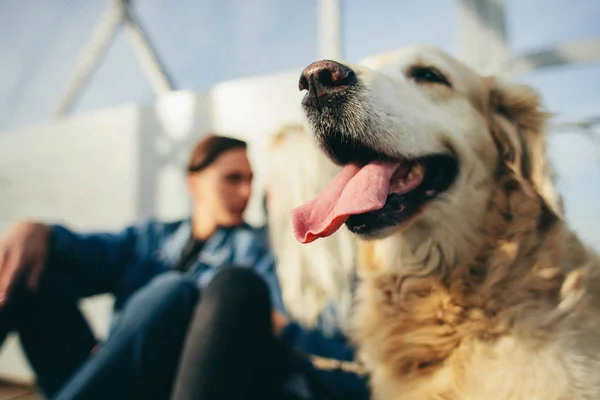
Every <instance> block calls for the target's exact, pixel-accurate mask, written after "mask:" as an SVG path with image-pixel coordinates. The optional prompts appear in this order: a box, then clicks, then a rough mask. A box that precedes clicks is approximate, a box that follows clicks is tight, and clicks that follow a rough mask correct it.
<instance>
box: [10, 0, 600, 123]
mask: <svg viewBox="0 0 600 400" xmlns="http://www.w3.org/2000/svg"><path fill="white" fill-rule="evenodd" d="M132 3H133V6H134V10H135V14H136V16H137V17H138V18H139V20H140V21H141V23H142V25H143V26H144V27H145V29H146V31H147V32H148V35H149V36H150V38H151V40H152V41H153V43H154V45H155V47H156V48H157V50H158V52H159V54H160V57H161V58H162V59H163V60H164V62H165V65H166V69H167V71H168V72H169V74H170V75H171V76H172V77H173V80H174V82H175V86H176V88H178V89H191V90H206V89H208V88H210V87H211V86H212V85H214V84H215V83H217V82H220V81H223V80H227V79H232V78H239V77H245V76H252V75H256V74H264V73H269V72H276V71H281V70H290V69H294V68H301V67H303V66H304V65H306V64H308V63H310V62H312V61H313V60H314V59H315V58H316V57H317V34H316V26H317V18H316V12H317V6H316V1H315V0H252V1H248V0H177V1H172V0H132ZM342 3H343V47H344V53H345V57H346V58H347V59H349V60H350V61H356V60H357V59H360V58H362V57H365V56H368V55H372V54H374V53H377V52H381V51H386V50H390V49H394V48H396V47H399V46H402V45H406V44H410V43H414V42H428V43H434V44H436V45H438V46H440V47H442V48H444V49H446V50H448V51H450V52H451V53H454V54H458V51H459V40H460V38H459V29H458V8H457V4H458V1H457V0H420V1H418V2H416V1H415V2H408V1H397V0H369V1H364V0H342ZM108 4H109V2H108V1H107V0H54V1H47V0H19V1H16V0H0V59H1V60H2V63H0V131H2V130H7V129H9V128H13V127H18V126H24V125H30V124H35V123H39V122H42V121H44V120H46V119H48V118H49V116H50V115H51V111H52V109H53V107H54V106H55V105H56V103H57V101H58V99H59V98H60V95H61V94H62V93H63V91H64V90H65V88H66V85H67V82H68V77H69V75H70V73H71V71H72V69H73V66H74V61H75V59H76V57H77V55H78V53H79V51H80V50H81V47H82V46H83V45H84V44H85V43H86V40H87V39H88V37H89V35H90V33H91V31H92V29H93V27H94V26H95V24H96V21H97V20H98V18H99V17H100V16H101V15H102V13H103V12H104V11H105V10H106V9H107V7H108ZM506 4H507V23H508V35H509V43H510V45H511V48H512V49H514V50H515V51H517V52H523V51H531V50H539V49H542V48H544V47H547V46H551V45H553V44H556V43H565V42H569V41H573V40H579V39H586V38H592V37H600V23H598V22H597V21H600V3H599V2H598V1H597V0H577V1H571V0H507V1H506ZM521 79H522V80H523V81H525V82H528V83H531V84H533V85H535V86H536V87H539V89H541V90H542V91H543V92H544V95H545V100H546V102H547V105H548V107H549V108H550V109H551V110H553V111H557V112H560V113H561V114H568V115H571V114H577V115H581V114H590V113H595V111H596V110H597V109H598V106H599V105H600V94H599V93H600V64H595V65H582V66H576V67H572V68H569V69H564V68H560V69H548V70H544V71H539V72H536V73H534V74H532V75H528V76H524V77H522V78H521ZM152 98H153V93H152V90H151V87H150V86H149V84H148V82H147V81H146V79H145V77H144V75H143V73H142V71H141V69H140V67H139V65H138V61H137V60H136V58H135V57H134V55H133V53H132V51H131V47H130V45H129V43H128V41H127V40H126V36H125V35H124V34H123V32H119V33H118V34H117V36H116V37H115V40H114V41H113V43H112V45H111V46H110V48H109V50H108V53H107V55H106V57H105V58H104V60H103V62H102V63H101V65H100V67H99V69H98V70H97V71H96V73H95V74H94V75H93V77H92V79H91V82H90V85H89V87H88V89H87V90H86V91H85V93H84V94H83V96H82V97H81V99H80V101H79V102H78V104H77V106H76V108H75V111H76V112H82V111H87V110H91V109H95V108H99V107H106V106H113V105H116V104H120V103H123V102H127V101H135V102H149V101H151V100H152Z"/></svg>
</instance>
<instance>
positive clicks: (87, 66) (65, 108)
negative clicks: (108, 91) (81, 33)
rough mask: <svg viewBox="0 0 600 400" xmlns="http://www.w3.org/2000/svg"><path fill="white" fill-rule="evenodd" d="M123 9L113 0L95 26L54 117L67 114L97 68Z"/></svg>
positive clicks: (119, 21)
mask: <svg viewBox="0 0 600 400" xmlns="http://www.w3.org/2000/svg"><path fill="white" fill-rule="evenodd" d="M124 10H125V9H124V7H123V5H122V4H121V2H120V1H118V0H115V1H113V2H112V3H111V6H110V8H109V9H108V11H107V12H106V13H105V14H104V16H103V17H102V19H101V20H100V22H98V24H97V25H96V28H95V30H94V32H93V33H92V36H91V37H90V40H89V41H88V43H87V44H86V45H85V46H84V47H83V50H82V51H81V53H80V55H79V58H78V59H77V62H76V65H75V71H74V72H73V76H72V78H71V81H70V82H69V85H68V86H67V90H66V91H65V93H64V95H63V96H62V98H61V100H60V101H59V103H58V106H57V108H56V109H55V111H54V114H55V115H56V116H61V115H65V114H68V112H69V111H70V109H71V107H72V106H73V104H75V102H76V101H77V99H78V97H79V95H80V94H81V91H82V89H83V87H84V86H85V84H86V83H87V82H88V81H89V78H90V77H91V75H92V72H94V70H95V69H96V68H97V67H98V64H99V62H100V59H101V58H102V56H103V55H104V54H105V53H106V50H107V49H108V45H109V44H110V42H111V39H112V38H113V37H114V35H115V33H116V32H117V29H118V28H119V26H120V25H121V21H122V20H123V15H124Z"/></svg>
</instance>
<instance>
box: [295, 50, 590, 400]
mask: <svg viewBox="0 0 600 400" xmlns="http://www.w3.org/2000/svg"><path fill="white" fill-rule="evenodd" d="M346 65H349V64H346ZM414 66H429V67H431V66H433V67H435V68H437V69H439V70H440V71H441V72H442V73H443V74H444V75H445V76H446V77H448V79H449V80H450V82H451V84H452V87H451V88H449V87H446V86H444V85H438V84H417V83H415V82H414V81H412V80H410V79H409V78H408V77H407V71H408V70H409V69H410V68H412V67H414ZM351 67H352V68H353V70H354V71H355V72H356V74H357V78H358V82H359V84H360V85H362V87H363V88H364V90H362V91H361V93H360V95H359V96H357V98H355V99H354V101H352V102H350V103H349V104H348V109H347V110H346V112H347V113H346V114H345V116H344V121H343V124H345V127H346V131H347V132H348V133H349V134H351V135H354V136H356V137H360V138H361V139H362V140H363V142H366V143H370V144H373V145H375V146H378V148H379V149H385V150H386V151H389V152H392V153H394V154H401V155H403V156H406V157H410V156H415V157H418V156H423V155H427V154H435V153H445V154H454V155H455V156H456V157H457V158H458V161H459V165H460V167H459V175H458V177H457V179H456V181H455V182H454V184H453V185H452V187H451V188H450V189H449V190H448V191H447V192H446V193H444V194H442V195H440V196H439V197H437V198H436V199H434V200H433V201H432V202H430V203H429V204H428V205H427V206H426V207H425V209H424V210H423V212H422V213H421V214H419V215H418V216H416V217H415V218H413V220H412V221H410V222H409V223H408V224H406V225H405V226H402V227H401V228H398V229H391V230H390V229H388V230H387V231H386V232H382V233H381V235H380V237H379V238H378V239H375V240H361V241H360V243H359V267H358V268H359V269H358V271H359V275H360V277H361V283H360V287H359V301H358V306H357V307H358V309H357V311H356V313H355V315H354V317H353V320H354V323H353V338H354V340H355V341H356V343H357V346H358V347H359V351H360V354H361V357H362V359H363V361H364V362H365V364H366V366H367V368H368V369H369V371H370V374H371V386H372V390H373V398H375V399H385V400H395V399H397V400H405V399H416V400H425V399H447V400H450V399H452V400H455V399H456V400H458V399H460V400H467V399H468V400H472V399H477V400H480V399H486V400H489V399H498V400H509V399H510V400H536V399H539V400H564V399H598V398H600V297H599V296H600V280H599V276H600V263H599V261H598V257H597V256H596V255H595V254H593V253H592V252H591V251H590V250H588V249H587V248H586V247H585V246H584V245H583V244H582V243H581V242H580V241H579V240H578V239H577V237H576V236H575V235H574V234H573V232H571V231H570V230H569V228H568V224H567V223H566V221H565V220H564V219H563V216H562V210H561V204H560V198H559V196H558V195H557V194H556V193H555V190H554V186H553V183H552V176H551V170H550V167H549V163H548V161H547V158H546V152H545V134H544V130H545V121H546V118H547V115H546V114H545V113H544V112H543V111H541V110H540V103H539V99H538V95H537V94H536V93H535V92H534V91H533V90H532V89H531V88H528V87H525V86H521V85H515V84H509V83H506V82H503V81H502V80H500V79H498V78H495V77H484V76H480V75H478V74H477V73H475V72H473V71H472V70H470V69H469V68H467V67H466V66H465V65H463V64H462V63H461V62H459V61H458V60H456V59H454V58H452V57H450V56H449V55H447V54H445V53H444V52H442V51H440V50H438V49H436V48H433V47H428V46H413V47H409V48H406V49H402V50H399V51H395V52H391V53H388V54H385V55H383V56H379V57H375V58H372V59H368V60H366V61H365V62H363V63H362V64H361V65H359V66H351ZM312 128H313V129H314V128H315V126H312ZM308 165H309V163H308V162H305V163H303V164H302V166H303V167H305V166H308ZM286 229H287V228H286ZM345 230H346V229H345V228H342V231H345ZM342 231H340V232H338V233H336V234H335V235H340V234H341V235H345V234H346V233H345V232H344V233H342ZM289 235H291V232H290V233H289ZM335 235H334V237H335ZM316 245H318V241H317V242H315V243H314V244H310V245H307V247H308V248H309V249H311V248H315V247H314V246H316Z"/></svg>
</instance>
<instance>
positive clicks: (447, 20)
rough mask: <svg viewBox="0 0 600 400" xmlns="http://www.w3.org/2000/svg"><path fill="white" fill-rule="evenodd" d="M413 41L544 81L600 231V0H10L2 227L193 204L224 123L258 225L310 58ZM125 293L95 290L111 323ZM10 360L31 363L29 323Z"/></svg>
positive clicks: (484, 67) (587, 210) (139, 214)
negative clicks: (213, 138) (247, 172)
mask: <svg viewBox="0 0 600 400" xmlns="http://www.w3.org/2000/svg"><path fill="white" fill-rule="evenodd" d="M413 43H431V44H435V45H437V46H439V47H441V48H442V49H444V50H446V51H448V52H450V53H451V54H452V55H454V56H456V57H459V58H460V59H461V60H463V61H465V62H467V63H468V64H469V65H471V66H472V67H474V68H476V69H478V70H479V71H482V72H485V73H493V74H498V75H503V76H505V77H507V78H510V79H514V80H517V81H520V82H523V83H527V84H530V85H532V86H534V87H535V88H536V89H537V90H538V91H539V92H541V94H542V96H543V100H544V105H545V107H546V108H547V109H548V111H550V112H552V113H553V114H554V117H553V119H552V124H551V135H550V138H551V139H550V154H551V157H552V160H553V162H554V165H555V167H556V169H557V174H558V185H559V189H560V191H561V192H562V194H563V195H564V196H565V204H566V211H567V218H568V219H569V222H570V223H571V224H572V226H573V227H574V229H575V230H576V231H577V232H578V233H579V234H580V235H581V236H582V238H583V239H584V240H585V241H586V242H587V243H588V244H590V245H591V246H593V247H595V248H597V249H600V211H599V207H598V200H599V199H600V2H599V1H598V0H575V1H573V0H571V1H568V0H419V1H407V0H405V1H401V0H369V1H361V0H177V1H173V0H53V1H48V0H0V229H4V228H5V227H6V226H7V225H9V224H11V223H12V222H14V221H16V220H20V219H23V218H28V219H43V220H45V221H48V222H60V223H64V224H67V225H68V226H70V227H73V228H75V229H94V230H100V229H102V230H112V229H118V228H121V227H122V226H124V225H127V224H130V223H131V222H133V221H135V220H137V219H139V218H146V217H155V218H163V219H171V218H179V217H183V216H186V215H187V213H188V211H189V208H188V207H189V204H188V200H187V193H186V191H185V180H184V176H185V174H184V163H185V160H186V157H187V155H188V153H189V151H190V149H191V145H192V144H193V143H194V142H196V141H197V140H198V138H199V137H201V136H202V135H203V134H205V133H206V132H207V131H208V130H214V131H217V132H220V133H223V134H229V135H233V136H237V137H241V138H243V139H246V140H248V141H249V142H250V144H251V149H250V154H251V157H252V161H253V163H254V168H255V170H256V180H255V191H254V195H253V199H252V201H251V205H250V207H249V210H248V215H247V217H248V221H249V222H250V223H252V224H256V225H260V224H262V223H264V215H263V212H262V205H261V198H262V191H263V188H264V184H265V174H266V172H267V171H266V160H265V155H266V147H267V142H268V139H269V137H270V135H272V134H273V133H274V132H275V131H276V130H277V129H278V128H279V127H280V126H281V124H283V123H288V122H301V121H302V114H301V112H300V111H301V110H300V108H299V106H300V99H301V98H302V95H303V94H302V93H300V92H299V91H298V89H297V80H298V77H299V75H300V72H301V71H302V69H303V68H304V67H305V66H306V65H308V64H310V63H311V62H313V61H315V60H317V59H320V58H333V59H342V60H347V61H350V62H358V61H360V60H361V59H362V58H365V57H368V56H373V55H375V54H377V53H381V52H385V51H388V50H393V49H395V48H398V47H401V46H404V45H409V44H413ZM110 305H111V299H110V298H96V299H92V300H91V301H87V302H86V303H85V304H84V307H85V310H86V312H87V313H88V314H89V316H90V317H91V320H92V322H93V324H94V328H95V329H96V330H97V332H98V333H99V334H100V335H102V334H103V333H105V332H106V328H107V321H108V316H109V310H110ZM1 377H6V378H10V379H16V380H20V381H24V382H27V381H30V380H31V372H30V371H29V369H28V368H27V366H26V364H25V361H24V359H23V357H22V353H21V350H20V349H19V347H18V343H17V342H16V340H14V338H13V339H12V341H11V342H10V343H9V345H8V346H4V347H3V349H2V352H1V353H0V378H1Z"/></svg>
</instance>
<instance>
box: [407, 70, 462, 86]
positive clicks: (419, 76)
mask: <svg viewBox="0 0 600 400" xmlns="http://www.w3.org/2000/svg"><path fill="white" fill-rule="evenodd" d="M408 77H409V78H412V79H414V80H415V82H417V83H441V84H442V85H446V86H448V87H452V85H450V82H449V81H448V78H446V77H445V76H444V74H442V73H441V72H440V71H438V70H437V69H435V68H432V67H412V68H411V69H410V70H409V71H408Z"/></svg>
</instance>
